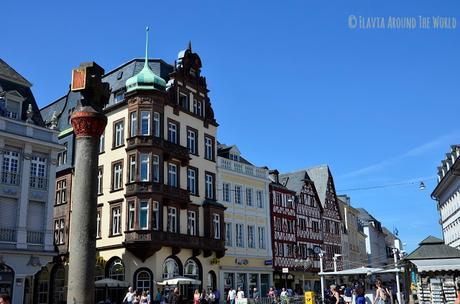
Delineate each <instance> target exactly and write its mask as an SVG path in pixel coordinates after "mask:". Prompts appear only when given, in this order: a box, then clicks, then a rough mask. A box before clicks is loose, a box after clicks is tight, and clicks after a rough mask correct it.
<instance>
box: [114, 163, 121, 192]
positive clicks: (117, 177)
mask: <svg viewBox="0 0 460 304" xmlns="http://www.w3.org/2000/svg"><path fill="white" fill-rule="evenodd" d="M112 176H113V181H112V190H119V189H122V188H123V164H122V162H118V163H115V164H114V165H113V170H112Z"/></svg>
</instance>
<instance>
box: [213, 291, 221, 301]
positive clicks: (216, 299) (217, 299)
mask: <svg viewBox="0 0 460 304" xmlns="http://www.w3.org/2000/svg"><path fill="white" fill-rule="evenodd" d="M214 297H215V300H214V302H216V303H219V302H220V291H219V289H216V290H214Z"/></svg>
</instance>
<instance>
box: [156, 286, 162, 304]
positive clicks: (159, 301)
mask: <svg viewBox="0 0 460 304" xmlns="http://www.w3.org/2000/svg"><path fill="white" fill-rule="evenodd" d="M155 304H161V290H160V288H158V289H157V294H156V295H155Z"/></svg>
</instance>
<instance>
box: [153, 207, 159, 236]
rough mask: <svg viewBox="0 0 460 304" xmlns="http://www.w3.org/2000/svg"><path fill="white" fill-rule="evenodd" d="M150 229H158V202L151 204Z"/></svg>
mask: <svg viewBox="0 0 460 304" xmlns="http://www.w3.org/2000/svg"><path fill="white" fill-rule="evenodd" d="M152 229H153V230H158V229H160V203H159V202H153V203H152Z"/></svg>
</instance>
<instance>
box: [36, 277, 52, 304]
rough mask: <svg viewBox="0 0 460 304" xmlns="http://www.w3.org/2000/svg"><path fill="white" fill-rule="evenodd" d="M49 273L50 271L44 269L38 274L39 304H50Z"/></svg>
mask: <svg viewBox="0 0 460 304" xmlns="http://www.w3.org/2000/svg"><path fill="white" fill-rule="evenodd" d="M49 279H50V278H49V272H48V269H46V268H43V269H42V270H41V271H40V272H39V273H38V274H37V284H38V285H37V286H38V288H37V298H38V301H37V303H38V304H48V287H49V286H48V282H49Z"/></svg>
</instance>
